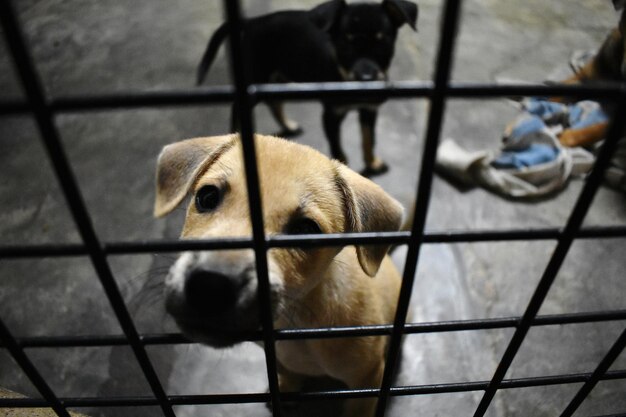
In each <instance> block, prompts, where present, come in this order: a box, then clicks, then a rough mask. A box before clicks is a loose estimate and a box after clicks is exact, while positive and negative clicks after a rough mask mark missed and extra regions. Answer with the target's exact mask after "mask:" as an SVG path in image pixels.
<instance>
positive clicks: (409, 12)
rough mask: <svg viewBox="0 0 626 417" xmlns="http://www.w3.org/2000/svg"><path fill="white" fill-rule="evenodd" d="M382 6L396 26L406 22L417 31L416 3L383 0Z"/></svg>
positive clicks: (401, 0) (402, 0) (405, 0)
mask: <svg viewBox="0 0 626 417" xmlns="http://www.w3.org/2000/svg"><path fill="white" fill-rule="evenodd" d="M383 8H384V9H385V11H386V12H387V14H388V15H389V17H390V18H391V20H392V21H393V22H394V23H395V24H396V25H397V26H402V25H403V24H405V23H406V24H408V25H409V26H411V29H413V30H414V31H416V32H417V15H418V12H419V10H418V8H417V4H415V3H412V2H410V1H407V0H384V1H383Z"/></svg>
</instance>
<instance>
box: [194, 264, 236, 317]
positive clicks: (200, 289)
mask: <svg viewBox="0 0 626 417" xmlns="http://www.w3.org/2000/svg"><path fill="white" fill-rule="evenodd" d="M239 291H240V288H238V287H237V285H236V284H235V282H233V280H232V278H229V277H227V276H226V275H223V274H220V273H219V272H214V271H209V270H206V269H202V268H196V269H194V270H192V271H190V272H189V275H188V276H187V279H186V281H185V290H184V292H185V300H186V301H187V304H188V305H189V307H190V308H191V309H192V310H193V311H194V312H195V313H196V314H198V315H200V316H209V317H210V316H212V315H215V314H220V313H224V312H226V311H228V310H230V309H231V308H233V307H234V306H235V303H236V302H237V298H238V293H239Z"/></svg>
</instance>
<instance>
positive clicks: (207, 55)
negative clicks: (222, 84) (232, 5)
mask: <svg viewBox="0 0 626 417" xmlns="http://www.w3.org/2000/svg"><path fill="white" fill-rule="evenodd" d="M227 35H228V24H227V23H222V25H221V26H220V27H219V28H217V30H216V31H215V33H214V34H213V36H211V40H209V44H208V45H207V47H206V51H204V55H203V56H202V61H200V65H199V66H198V73H197V74H196V84H197V85H200V84H202V82H203V81H204V77H206V73H207V72H208V71H209V67H210V66H211V64H212V63H213V59H215V55H216V54H217V50H218V49H219V48H220V45H221V44H222V42H224V39H225V38H226V36H227Z"/></svg>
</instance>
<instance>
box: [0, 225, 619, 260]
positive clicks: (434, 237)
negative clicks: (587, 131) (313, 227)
mask: <svg viewBox="0 0 626 417" xmlns="http://www.w3.org/2000/svg"><path fill="white" fill-rule="evenodd" d="M560 234H561V229H558V228H546V229H509V230H470V231H443V232H437V231H433V232H426V234H425V235H424V243H431V244H432V243H476V242H498V241H517V240H523V241H527V240H528V241H530V240H555V239H558V238H559V236H560ZM624 237H626V226H606V227H589V228H586V229H582V230H581V231H580V232H578V233H577V238H578V239H602V238H624ZM410 238H411V235H410V233H409V232H384V233H383V232H381V233H346V234H327V235H309V236H305V235H299V236H272V237H268V240H267V245H268V248H287V247H320V246H333V245H341V246H343V245H366V244H395V245H402V244H407V243H408V242H409V241H410ZM251 247H252V239H250V238H228V237H227V238H219V239H210V240H153V241H138V242H109V243H103V249H104V251H105V252H106V253H107V254H108V255H131V254H142V253H162V252H180V251H188V250H219V249H247V248H251ZM86 254H87V250H86V248H85V247H84V246H83V245H81V244H73V243H69V244H33V245H14V246H4V247H1V246H0V258H36V257H56V256H80V255H86Z"/></svg>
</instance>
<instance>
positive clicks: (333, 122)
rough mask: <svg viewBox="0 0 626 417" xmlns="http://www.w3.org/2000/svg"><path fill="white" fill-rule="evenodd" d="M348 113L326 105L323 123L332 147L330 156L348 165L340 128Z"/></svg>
mask: <svg viewBox="0 0 626 417" xmlns="http://www.w3.org/2000/svg"><path fill="white" fill-rule="evenodd" d="M346 113H347V111H346V110H344V109H341V108H339V107H335V106H331V105H328V104H325V105H324V113H323V115H322V122H323V124H324V133H325V134H326V138H327V139H328V144H329V145H330V154H331V155H332V157H333V158H335V159H338V160H339V161H341V162H343V163H344V164H347V163H348V159H347V158H346V155H345V154H344V152H343V149H342V148H341V142H340V128H341V122H343V119H344V118H345V117H346Z"/></svg>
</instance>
